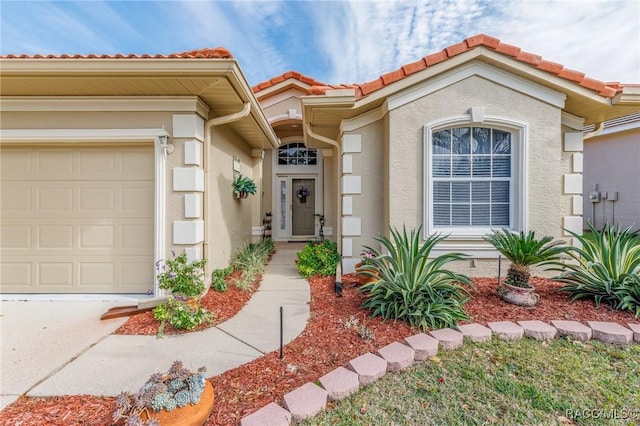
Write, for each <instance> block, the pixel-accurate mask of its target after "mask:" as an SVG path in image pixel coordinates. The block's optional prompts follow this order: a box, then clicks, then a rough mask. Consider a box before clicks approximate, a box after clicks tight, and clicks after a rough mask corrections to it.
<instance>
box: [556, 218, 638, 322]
mask: <svg viewBox="0 0 640 426" xmlns="http://www.w3.org/2000/svg"><path fill="white" fill-rule="evenodd" d="M589 227H590V228H591V232H592V238H586V237H584V236H582V235H578V234H575V233H573V232H570V233H571V235H573V236H574V237H575V238H576V239H578V240H579V241H580V244H581V245H582V247H581V248H580V247H571V248H570V249H569V251H568V254H569V256H571V257H572V258H573V259H574V260H575V261H576V262H575V263H567V264H559V263H558V266H559V267H558V268H554V270H558V271H562V273H561V274H560V275H559V276H558V277H556V278H554V279H555V280H556V281H560V282H563V283H565V284H567V285H565V286H564V287H562V288H561V289H560V290H561V291H566V292H568V293H570V295H571V300H578V299H593V300H594V301H595V302H596V305H597V306H600V304H601V303H602V302H604V303H608V304H609V306H611V308H612V309H620V310H628V311H631V312H633V313H634V314H635V316H636V317H640V234H639V233H633V232H631V228H630V227H629V228H625V229H622V228H621V227H620V226H615V227H613V226H611V225H609V224H606V225H605V226H604V227H603V228H602V231H598V230H597V229H595V228H594V227H593V226H592V225H591V224H589Z"/></svg>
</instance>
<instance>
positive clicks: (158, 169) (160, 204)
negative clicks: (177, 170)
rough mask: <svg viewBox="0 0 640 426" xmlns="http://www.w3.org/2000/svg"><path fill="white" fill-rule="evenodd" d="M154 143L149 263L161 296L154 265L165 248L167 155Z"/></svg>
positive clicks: (154, 283) (156, 290) (154, 288)
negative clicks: (151, 260)
mask: <svg viewBox="0 0 640 426" xmlns="http://www.w3.org/2000/svg"><path fill="white" fill-rule="evenodd" d="M153 145H154V158H155V172H154V173H155V188H154V193H155V194H154V200H155V201H154V208H153V223H154V229H153V260H154V262H153V265H149V267H150V268H154V270H153V294H154V295H155V296H162V295H163V290H161V289H160V287H159V286H158V277H157V274H156V272H157V271H156V270H155V265H157V264H158V262H160V261H161V260H163V259H164V258H165V248H166V235H165V234H166V231H165V227H166V217H167V214H166V201H165V200H166V197H167V155H166V153H165V149H164V148H163V147H162V145H161V144H160V140H159V139H158V138H157V137H156V138H155V143H154V144H153Z"/></svg>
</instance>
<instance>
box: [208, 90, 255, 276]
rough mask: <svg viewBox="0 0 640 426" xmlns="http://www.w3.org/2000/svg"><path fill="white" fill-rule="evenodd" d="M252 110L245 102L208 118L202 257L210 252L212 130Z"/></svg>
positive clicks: (248, 103) (242, 116)
mask: <svg viewBox="0 0 640 426" xmlns="http://www.w3.org/2000/svg"><path fill="white" fill-rule="evenodd" d="M250 112H251V103H250V102H245V103H244V106H243V107H242V110H241V111H239V112H234V113H233V114H229V115H223V116H222V117H216V118H212V119H210V120H208V121H207V122H206V123H205V125H204V154H203V156H204V159H203V168H204V195H203V196H202V204H203V206H202V216H203V218H204V241H203V243H202V251H203V253H202V257H203V258H205V255H206V254H207V253H209V217H208V214H209V188H208V186H209V185H208V183H209V150H210V145H211V143H212V140H211V139H212V138H211V130H212V129H213V128H214V127H216V126H221V125H223V124H228V123H232V122H234V121H237V120H240V119H242V118H245V117H247V116H248V115H249V113H250ZM210 267H211V265H210V264H209V262H207V264H206V266H205V271H204V273H205V279H207V278H208V277H209V275H210V274H209V271H210Z"/></svg>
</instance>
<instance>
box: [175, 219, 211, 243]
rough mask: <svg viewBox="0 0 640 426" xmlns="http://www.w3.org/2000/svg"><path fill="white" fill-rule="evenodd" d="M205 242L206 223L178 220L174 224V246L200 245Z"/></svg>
mask: <svg viewBox="0 0 640 426" xmlns="http://www.w3.org/2000/svg"><path fill="white" fill-rule="evenodd" d="M203 241H204V221H202V220H176V221H174V222H173V244H198V243H201V242H203Z"/></svg>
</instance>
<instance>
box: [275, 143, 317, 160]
mask: <svg viewBox="0 0 640 426" xmlns="http://www.w3.org/2000/svg"><path fill="white" fill-rule="evenodd" d="M316 164H318V153H317V150H315V149H308V148H307V147H306V146H304V143H302V142H293V143H289V144H286V145H283V146H281V147H280V148H278V165H281V166H315V165H316Z"/></svg>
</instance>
